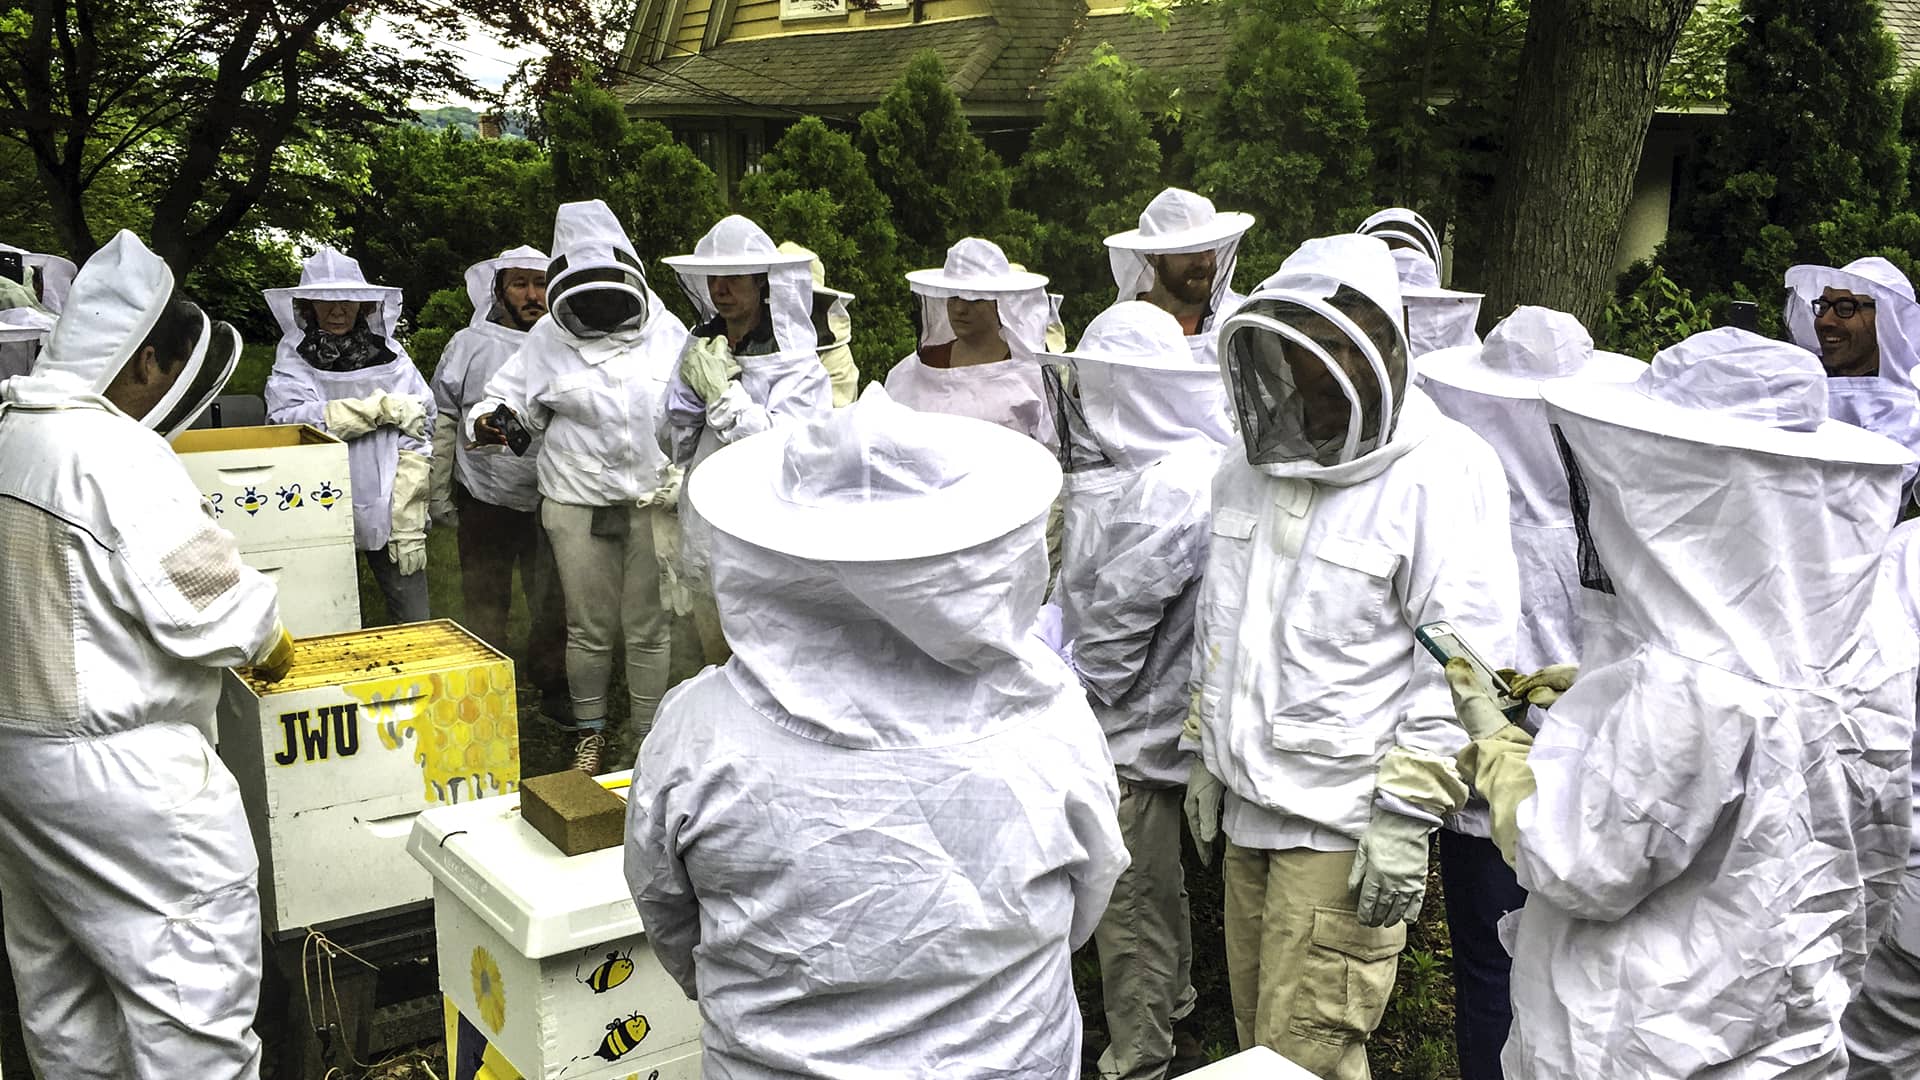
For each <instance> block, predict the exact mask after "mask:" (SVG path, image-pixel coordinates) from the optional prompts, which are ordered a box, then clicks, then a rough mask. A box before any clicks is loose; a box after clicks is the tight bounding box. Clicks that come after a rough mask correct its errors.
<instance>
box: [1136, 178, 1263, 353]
mask: <svg viewBox="0 0 1920 1080" xmlns="http://www.w3.org/2000/svg"><path fill="white" fill-rule="evenodd" d="M1252 227H1253V215H1251V214H1245V213H1241V212H1238V211H1220V210H1216V209H1214V205H1213V200H1212V199H1209V198H1207V197H1205V196H1203V195H1196V194H1194V193H1193V192H1191V191H1186V190H1184V189H1181V188H1167V189H1166V190H1165V191H1162V192H1161V193H1160V194H1158V195H1155V196H1154V197H1153V201H1152V202H1150V203H1148V204H1147V208H1146V209H1145V210H1143V211H1141V213H1140V227H1139V228H1137V229H1132V230H1129V231H1127V232H1123V233H1118V234H1116V235H1114V236H1109V237H1108V238H1107V262H1108V265H1109V266H1110V267H1111V268H1112V270H1113V283H1114V285H1115V286H1117V287H1118V290H1119V295H1118V296H1117V297H1116V300H1115V302H1116V303H1117V302H1119V301H1121V300H1137V299H1139V298H1140V297H1142V296H1144V295H1146V293H1148V292H1149V291H1151V290H1152V289H1153V282H1154V274H1153V266H1152V264H1151V263H1150V262H1148V260H1147V257H1148V256H1149V255H1178V254H1185V253H1190V252H1195V251H1212V252H1213V253H1214V277H1213V297H1212V301H1211V304H1212V308H1213V316H1212V318H1213V319H1214V320H1218V319H1220V318H1221V317H1223V316H1224V315H1225V314H1226V313H1227V310H1228V309H1229V308H1231V307H1232V306H1233V304H1232V302H1231V301H1232V297H1233V270H1234V265H1235V263H1236V262H1237V260H1238V258H1239V252H1240V241H1241V239H1242V238H1243V237H1245V236H1246V234H1247V230H1248V229H1250V228H1252ZM1202 329H1207V328H1206V327H1203V328H1202Z"/></svg>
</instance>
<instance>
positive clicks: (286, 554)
mask: <svg viewBox="0 0 1920 1080" xmlns="http://www.w3.org/2000/svg"><path fill="white" fill-rule="evenodd" d="M173 450H174V453H176V454H178V455H180V461H181V463H182V464H184V465H186V467H187V475H188V476H190V477H192V478H193V483H194V486H195V487H196V488H198V489H199V491H200V497H201V498H203V499H205V500H206V502H207V506H208V507H210V508H211V509H212V510H213V514H214V518H215V520H217V521H219V523H220V525H221V527H222V528H224V529H226V530H227V531H228V532H230V533H232V534H233V538H234V540H235V541H236V542H238V543H239V545H240V557H241V558H242V559H244V560H245V561H246V563H247V565H248V566H251V567H253V568H254V569H255V570H258V571H260V572H261V573H263V574H265V575H266V576H267V577H268V578H269V579H270V580H272V581H273V583H274V584H275V585H276V586H278V587H279V589H280V619H281V621H282V622H284V623H286V624H287V629H289V630H291V631H293V632H294V633H295V634H296V635H299V636H302V637H308V636H312V635H315V634H338V633H342V632H344V631H347V630H358V629H359V628H360V572H359V564H358V562H357V557H356V554H355V551H354V546H353V481H352V479H351V478H350V477H349V476H348V475H347V444H346V443H343V442H341V441H340V440H339V439H336V438H334V437H333V436H331V435H328V434H327V433H326V432H324V431H320V430H318V429H315V428H311V427H307V426H305V425H300V424H296V425H287V426H280V427H240V428H214V429H207V430H199V431H186V432H182V433H181V434H180V435H179V437H178V438H176V439H174V440H173Z"/></svg>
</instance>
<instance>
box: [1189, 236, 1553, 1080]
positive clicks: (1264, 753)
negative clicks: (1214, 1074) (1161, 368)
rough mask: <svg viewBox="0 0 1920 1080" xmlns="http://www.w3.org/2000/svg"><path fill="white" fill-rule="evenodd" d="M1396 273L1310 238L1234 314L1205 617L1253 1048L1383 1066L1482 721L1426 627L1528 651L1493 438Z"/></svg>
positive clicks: (1325, 1063)
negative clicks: (1522, 644) (1434, 398)
mask: <svg viewBox="0 0 1920 1080" xmlns="http://www.w3.org/2000/svg"><path fill="white" fill-rule="evenodd" d="M1399 311H1400V293H1399V282H1398V281H1397V279H1396V278H1395V275H1394V268H1393V259H1392V257H1391V256H1390V255H1389V254H1388V252H1387V246H1386V244H1384V243H1383V242H1381V241H1379V240H1377V239H1374V238H1372V237H1367V236H1360V235H1357V234H1352V233H1349V234H1347V235H1344V236H1335V237H1327V238H1324V239H1320V240H1311V241H1308V242H1307V243H1306V244H1305V245H1303V246H1302V247H1301V248H1300V249H1299V250H1298V251H1296V252H1294V253H1293V254H1292V255H1291V256H1289V257H1288V259H1287V261H1286V262H1285V263H1284V264H1282V266H1281V269H1280V272H1279V273H1277V274H1275V275H1274V276H1273V277H1272V278H1269V279H1268V280H1267V281H1266V282H1264V283H1263V284H1262V285H1261V287H1260V288H1259V289H1258V290H1256V291H1255V292H1254V294H1253V295H1252V296H1250V297H1248V299H1247V300H1246V301H1245V302H1244V303H1242V304H1241V305H1240V307H1239V309H1238V310H1237V311H1236V313H1235V314H1233V315H1232V316H1231V317H1229V318H1228V319H1227V320H1226V321H1225V323H1224V325H1223V326H1222V328H1221V332H1220V333H1221V340H1220V367H1221V370H1222V373H1223V375H1224V377H1225V379H1226V383H1227V386H1228V388H1229V391H1230V394H1229V396H1230V398H1231V399H1232V400H1233V402H1234V403H1235V407H1236V410H1237V412H1238V416H1239V421H1240V425H1239V427H1240V435H1241V441H1242V447H1241V450H1240V452H1236V453H1229V454H1228V455H1227V460H1226V461H1225V463H1224V464H1223V465H1222V466H1221V469H1220V473H1219V475H1218V477H1217V478H1216V479H1215V481H1214V488H1213V523H1212V535H1211V537H1210V538H1209V544H1210V551H1209V558H1208V563H1207V572H1206V581H1205V586H1204V588H1203V590H1202V593H1201V599H1200V605H1199V609H1198V619H1197V626H1196V630H1195V639H1196V647H1197V649H1198V653H1197V654H1196V659H1195V666H1196V670H1195V673H1194V678H1195V682H1196V684H1197V686H1196V696H1195V701H1194V716H1193V719H1192V721H1191V722H1192V723H1193V724H1194V725H1195V727H1196V736H1197V749H1198V750H1199V752H1200V756H1199V758H1197V759H1196V760H1195V763H1194V766H1193V771H1192V773H1191V775H1190V777H1189V781H1188V786H1187V806H1188V813H1189V816H1190V818H1191V824H1192V827H1193V830H1194V838H1195V840H1196V841H1198V842H1199V843H1200V844H1201V847H1202V850H1211V847H1212V843H1213V840H1214V838H1215V836H1216V834H1217V833H1218V832H1219V831H1220V829H1221V828H1222V824H1223V822H1222V802H1223V796H1224V829H1225V832H1226V835H1227V840H1228V844H1227V857H1226V868H1225V879H1226V933H1227V964H1228V974H1229V976H1230V978H1231V980H1232V989H1233V1005H1234V1020H1235V1024H1236V1026H1237V1028H1238V1030H1239V1035H1240V1041H1241V1043H1242V1045H1253V1044H1259V1045H1263V1046H1267V1047H1270V1048H1272V1049H1274V1050H1277V1051H1279V1052H1280V1053H1281V1054H1283V1055H1285V1056H1287V1057H1290V1058H1292V1059H1294V1060H1295V1061H1297V1062H1298V1063H1299V1064H1301V1065H1302V1066H1304V1067H1305V1068H1306V1069H1308V1070H1309V1071H1311V1072H1315V1073H1317V1074H1319V1075H1321V1076H1325V1077H1340V1078H1355V1077H1364V1076H1366V1075H1367V1058H1366V1040H1367V1037H1368V1036H1369V1035H1370V1034H1371V1033H1372V1031H1373V1029H1374V1028H1375V1027H1376V1026H1377V1025H1378V1024H1379V1022H1380V1019H1381V1016H1382V1014H1383V1013H1384V1012H1385V1009H1386V1001H1387V996H1388V994H1389V993H1390V992H1391V990H1392V987H1393V980H1394V971H1395V968H1396V965H1397V958H1398V956H1399V954H1400V950H1401V949H1402V948H1403V947H1404V946H1405V944H1406V923H1408V922H1412V921H1413V920H1414V919H1415V918H1417V917H1418V915H1419V912H1420V907H1421V904H1422V902H1423V900H1424V897H1425V894H1426V874H1427V850H1428V836H1429V834H1430V833H1431V832H1432V831H1433V830H1434V829H1435V828H1436V827H1438V826H1439V824H1440V823H1441V820H1442V819H1443V818H1444V817H1445V816H1446V815H1448V814H1450V813H1454V812H1456V811H1458V810H1459V809H1460V808H1461V807H1462V806H1463V805H1464V804H1465V801H1466V785H1465V784H1463V783H1462V782H1461V780H1460V777H1459V776H1458V774H1457V773H1456V771H1455V768H1454V762H1453V754H1454V753H1455V752H1456V751H1458V750H1459V749H1460V747H1461V745H1462V743H1463V741H1464V740H1463V737H1462V735H1461V733H1460V731H1459V729H1458V728H1457V727H1456V726H1455V725H1454V723H1453V715H1452V708H1451V702H1450V701H1449V699H1448V694H1447V686H1446V682H1445V680H1444V679H1443V678H1442V675H1441V671H1440V668H1439V665H1437V664H1433V663H1430V662H1428V661H1427V659H1426V658H1425V656H1424V655H1422V654H1421V651H1420V647H1419V646H1418V645H1417V644H1416V643H1415V639H1414V628H1415V627H1418V626H1420V625H1422V624H1424V623H1430V622H1436V621H1442V620H1444V621H1446V622H1449V623H1451V624H1453V626H1454V628H1455V630H1456V631H1457V632H1458V633H1460V634H1461V635H1463V636H1464V637H1465V638H1466V639H1467V640H1469V641H1471V642H1473V643H1474V645H1475V646H1476V648H1478V649H1480V650H1481V651H1482V652H1484V653H1485V654H1488V655H1493V656H1504V655H1507V653H1508V652H1509V651H1510V650H1511V647H1512V645H1511V639H1512V634H1513V624H1514V620H1515V617H1516V616H1517V614H1518V608H1519V597H1518V590H1517V585H1516V580H1517V577H1518V574H1517V571H1516V568H1515V565H1514V558H1513V546H1512V539H1511V537H1510V536H1509V532H1508V510H1507V485H1506V477H1505V475H1504V474H1503V473H1502V471H1501V468H1500V462H1499V459H1498V458H1496V457H1495V456H1494V452H1493V450H1492V449H1491V448H1490V447H1488V446H1487V444H1486V443H1485V442H1484V441H1482V440H1481V439H1480V438H1479V437H1477V436H1476V435H1474V434H1473V433H1472V432H1470V431H1468V430H1467V429H1466V428H1465V427H1463V426H1461V425H1460V424H1458V423H1456V422H1454V421H1452V420H1448V419H1446V418H1445V417H1443V416H1441V415H1440V414H1439V412H1438V411H1437V410H1436V409H1435V408H1434V406H1433V403H1432V402H1431V401H1430V400H1428V398H1427V397H1426V395H1424V394H1422V393H1421V392H1420V391H1419V390H1417V389H1414V388H1412V387H1410V386H1409V384H1408V377H1407V346H1406V338H1405V336H1404V334H1403V332H1402V330H1401V327H1400V319H1399V317H1398V315H1399Z"/></svg>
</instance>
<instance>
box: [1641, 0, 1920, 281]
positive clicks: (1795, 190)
mask: <svg viewBox="0 0 1920 1080" xmlns="http://www.w3.org/2000/svg"><path fill="white" fill-rule="evenodd" d="M1741 13H1742V22H1743V32H1742V33H1741V34H1740V35H1739V37H1738V38H1737V39H1736V40H1735V42H1734V44H1733V47H1732V49H1731V50H1730V51H1729V53H1728V56H1727V89H1726V98H1727V118H1726V123H1725V126H1724V127H1723V128H1722V129H1721V131H1720V133H1719V135H1718V136H1717V137H1716V138H1715V140H1714V141H1713V144H1712V145H1711V146H1710V147H1709V149H1708V151H1707V154H1706V164H1705V166H1704V168H1703V169H1702V170H1701V174H1700V176H1699V177H1698V179H1697V181H1696V183H1695V184H1694V185H1693V186H1692V187H1691V189H1690V190H1688V191H1686V192H1685V193H1684V197H1683V199H1682V201H1681V204H1680V206H1679V208H1678V211H1679V212H1678V213H1677V214H1676V220H1675V227H1674V229H1673V230H1672V232H1671V233H1670V234H1669V236H1668V240H1667V245H1666V248H1665V251H1664V253H1663V255H1662V258H1661V262H1662V263H1663V264H1664V265H1665V267H1666V268H1667V270H1668V272H1669V273H1670V274H1671V275H1672V276H1673V278H1674V280H1675V281H1677V282H1679V283H1680V284H1681V285H1683V286H1685V287H1687V288H1689V289H1691V290H1692V291H1693V292H1694V293H1696V294H1701V295H1707V296H1710V297H1711V296H1726V295H1732V296H1736V297H1753V298H1757V299H1761V300H1763V301H1766V302H1764V303H1763V305H1762V306H1763V307H1764V308H1770V307H1771V306H1772V305H1771V303H1770V301H1771V300H1772V299H1773V298H1775V297H1777V296H1779V294H1780V290H1781V278H1782V275H1783V274H1784V273H1785V271H1786V269H1787V267H1789V266H1791V265H1793V264H1795V263H1798V262H1845V261H1849V260H1851V259H1853V258H1856V257H1858V256H1861V255H1867V254H1874V253H1876V250H1877V249H1880V248H1881V247H1882V246H1883V245H1884V244H1886V242H1887V239H1890V238H1892V236H1893V234H1895V233H1910V232H1912V231H1914V230H1913V228H1912V223H1906V222H1900V223H1895V222H1894V221H1893V219H1894V218H1895V217H1896V216H1898V215H1900V213H1901V211H1903V210H1904V209H1905V208H1906V205H1907V169H1908V164H1909V160H1908V158H1909V155H1908V150H1907V147H1906V146H1905V145H1904V144H1903V142H1902V139H1901V132H1900V124H1901V92H1900V90H1899V89H1898V88H1897V87H1895V85H1894V84H1893V82H1892V81H1891V80H1892V77H1893V74H1894V67H1895V64H1894V60H1895V48H1894V43H1893V39H1892V38H1891V37H1890V36H1888V34H1887V33H1886V31H1885V30H1884V29H1883V28H1882V27H1881V25H1880V6H1879V4H1878V3H1876V2H1875V0H1742V3H1741ZM1888 253H1889V254H1892V253H1893V252H1891V251H1890V252H1888ZM1906 258H1907V256H1906V255H1904V254H1901V255H1900V258H1899V259H1898V260H1897V261H1905V260H1906Z"/></svg>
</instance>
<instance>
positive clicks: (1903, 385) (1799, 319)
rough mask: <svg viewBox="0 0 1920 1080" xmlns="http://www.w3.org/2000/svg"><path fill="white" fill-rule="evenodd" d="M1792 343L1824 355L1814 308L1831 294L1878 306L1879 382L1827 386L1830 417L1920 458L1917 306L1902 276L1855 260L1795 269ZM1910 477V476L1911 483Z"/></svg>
mask: <svg viewBox="0 0 1920 1080" xmlns="http://www.w3.org/2000/svg"><path fill="white" fill-rule="evenodd" d="M1786 283H1787V290H1788V291H1787V302H1786V322H1787V336H1788V337H1789V338H1790V339H1791V340H1792V341H1793V343H1794V344H1795V345H1798V346H1800V347H1801V348H1803V349H1807V350H1808V351H1810V352H1812V353H1814V354H1815V355H1819V354H1820V352H1821V348H1820V335H1819V333H1818V332H1817V331H1816V329H1815V325H1814V323H1815V319H1814V313H1813V302H1814V301H1815V300H1819V299H1820V298H1821V296H1822V294H1823V293H1824V292H1825V291H1826V289H1828V288H1829V287H1831V288H1837V289H1844V290H1846V291H1848V292H1851V293H1854V294H1855V295H1858V296H1865V297H1871V298H1872V299H1873V300H1874V302H1875V310H1874V323H1873V326H1874V336H1875V338H1876V345H1877V347H1878V349H1879V353H1880V371H1879V374H1877V375H1856V376H1834V377H1829V378H1828V380H1827V413H1828V415H1829V416H1831V417H1833V418H1834V419H1835V420H1841V421H1844V422H1846V423H1849V424H1852V425H1854V426H1855V427H1863V428H1866V429H1867V430H1868V431H1874V432H1878V433H1880V434H1882V435H1885V436H1886V437H1887V438H1889V439H1892V440H1893V441H1894V442H1897V443H1899V444H1900V445H1902V446H1904V447H1906V448H1907V449H1909V450H1912V451H1914V452H1915V453H1917V454H1920V397H1916V391H1915V387H1914V367H1915V365H1916V364H1920V304H1916V303H1915V302H1914V293H1913V285H1912V283H1911V282H1909V281H1908V280H1907V277H1906V275H1905V274H1902V273H1901V272H1900V270H1899V269H1898V268H1897V267H1895V266H1894V265H1893V264H1892V263H1890V262H1888V261H1887V260H1885V259H1882V258H1879V257H1878V256H1873V257H1869V258H1865V259H1855V260H1854V261H1853V262H1850V263H1848V264H1847V265H1846V266H1844V267H1840V268H1838V269H1836V268H1834V267H1830V266H1795V267H1793V268H1791V269H1789V270H1788V271H1787V278H1786ZM1913 476H1914V474H1913V472H1912V471H1909V472H1908V473H1907V480H1908V482H1909V483H1911V482H1912V480H1913Z"/></svg>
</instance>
